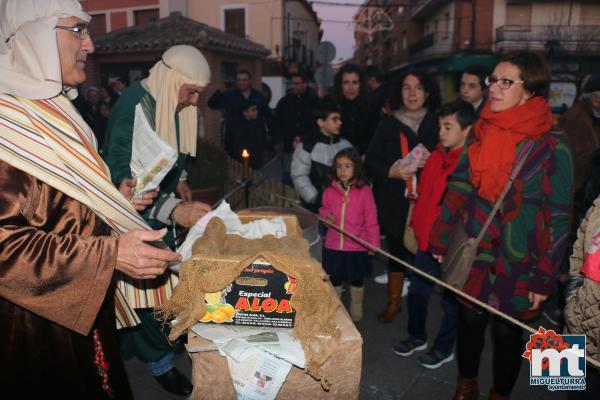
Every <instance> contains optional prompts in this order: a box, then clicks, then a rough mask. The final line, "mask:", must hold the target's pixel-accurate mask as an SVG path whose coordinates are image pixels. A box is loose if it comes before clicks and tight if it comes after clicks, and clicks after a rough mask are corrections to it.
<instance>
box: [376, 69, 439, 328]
mask: <svg viewBox="0 0 600 400" xmlns="http://www.w3.org/2000/svg"><path fill="white" fill-rule="evenodd" d="M439 103H440V96H439V87H438V86H437V83H436V82H435V81H434V80H433V79H431V78H430V77H428V76H427V75H425V74H423V73H421V72H417V71H409V72H407V73H406V74H404V75H403V76H401V77H400V79H398V80H397V81H396V82H395V83H394V84H393V86H392V90H391V96H390V98H389V106H390V108H391V110H392V113H391V115H389V116H384V117H382V118H381V122H380V123H379V125H378V127H377V130H376V131H375V135H374V136H373V139H372V140H371V144H370V145H369V149H368V151H367V157H366V163H367V169H368V171H369V174H370V175H371V176H372V177H373V180H374V185H375V199H376V201H377V210H378V211H377V213H378V216H379V224H380V225H381V230H382V231H383V232H384V233H385V234H386V236H387V241H388V246H389V251H390V253H391V254H393V255H394V256H396V257H398V258H400V259H402V260H405V261H411V260H412V254H411V253H410V252H409V251H408V250H407V249H406V248H405V247H404V243H403V235H404V226H405V224H406V217H407V213H408V205H409V203H408V199H407V198H406V196H405V190H406V181H407V180H411V181H412V179H413V175H414V171H410V170H407V169H405V168H404V167H403V166H402V165H401V164H400V163H397V161H398V160H400V159H401V158H403V157H405V156H406V154H405V153H407V152H409V151H410V150H412V149H413V147H415V146H416V145H417V144H419V143H422V144H423V145H424V146H425V147H427V149H428V150H429V151H433V149H434V148H435V146H436V144H437V142H438V139H439V125H438V115H437V108H438V107H439ZM403 141H404V142H406V144H407V146H406V151H404V152H403V151H402V149H401V143H402V142H403ZM424 162H425V160H423V161H422V163H423V164H424ZM403 284H404V267H402V265H400V264H398V263H395V262H393V261H391V260H390V261H389V263H388V304H387V307H386V309H385V310H384V311H383V312H381V313H380V314H379V316H378V319H379V320H380V321H382V322H390V321H392V319H393V318H394V316H395V315H396V314H398V313H399V312H400V302H401V299H402V297H401V295H402V286H403Z"/></svg>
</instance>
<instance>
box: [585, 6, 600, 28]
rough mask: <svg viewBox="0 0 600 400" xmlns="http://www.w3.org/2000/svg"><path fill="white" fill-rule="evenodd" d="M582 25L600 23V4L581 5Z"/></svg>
mask: <svg viewBox="0 0 600 400" xmlns="http://www.w3.org/2000/svg"><path fill="white" fill-rule="evenodd" d="M581 25H600V5H598V4H582V5H581Z"/></svg>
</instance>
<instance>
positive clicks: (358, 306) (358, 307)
mask: <svg viewBox="0 0 600 400" xmlns="http://www.w3.org/2000/svg"><path fill="white" fill-rule="evenodd" d="M364 293H365V289H364V288H363V287H356V286H350V316H351V317H352V321H354V322H358V321H360V320H361V319H362V318H363V297H364Z"/></svg>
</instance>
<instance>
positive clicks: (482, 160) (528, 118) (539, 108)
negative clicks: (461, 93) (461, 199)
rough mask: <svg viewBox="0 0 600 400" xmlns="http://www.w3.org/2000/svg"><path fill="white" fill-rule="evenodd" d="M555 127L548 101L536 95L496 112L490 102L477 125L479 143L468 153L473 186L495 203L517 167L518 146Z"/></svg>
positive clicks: (472, 145) (477, 140)
mask: <svg viewBox="0 0 600 400" xmlns="http://www.w3.org/2000/svg"><path fill="white" fill-rule="evenodd" d="M550 128H552V113H551V112H550V106H549V105H548V102H547V101H546V100H545V99H543V98H542V97H539V96H536V97H534V98H532V99H530V100H528V101H527V102H526V103H525V104H523V105H520V106H516V107H511V108H509V109H508V110H504V111H500V112H494V111H492V110H491V109H490V103H489V102H488V103H487V104H486V105H485V107H484V109H483V110H482V111H481V115H480V116H479V119H478V120H477V122H475V125H474V130H475V138H476V140H475V142H473V143H472V144H471V146H470V147H469V150H468V156H469V166H470V168H471V183H472V184H473V186H474V187H475V188H478V189H479V195H480V196H481V197H483V198H484V199H486V200H488V201H490V202H492V203H493V202H495V201H496V199H497V198H498V196H499V195H500V193H502V190H503V189H504V187H505V186H506V183H507V182H508V178H509V177H510V174H511V171H512V167H513V165H514V164H515V157H516V152H517V145H518V144H519V143H520V142H522V141H523V140H525V139H533V140H538V139H539V138H540V137H542V136H544V135H545V134H546V133H548V132H549V131H550Z"/></svg>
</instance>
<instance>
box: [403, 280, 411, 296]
mask: <svg viewBox="0 0 600 400" xmlns="http://www.w3.org/2000/svg"><path fill="white" fill-rule="evenodd" d="M409 287H410V279H406V278H405V279H404V285H402V297H406V296H408V288H409Z"/></svg>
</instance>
